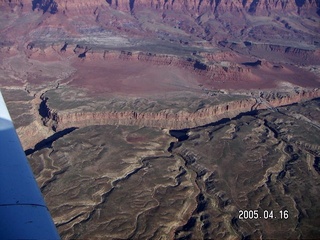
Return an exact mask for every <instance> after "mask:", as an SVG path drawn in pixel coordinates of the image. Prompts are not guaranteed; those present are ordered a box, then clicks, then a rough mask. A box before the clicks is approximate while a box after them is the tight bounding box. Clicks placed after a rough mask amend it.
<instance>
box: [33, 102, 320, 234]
mask: <svg viewBox="0 0 320 240" xmlns="http://www.w3.org/2000/svg"><path fill="white" fill-rule="evenodd" d="M283 112H285V114H284V113H283ZM298 112H299V114H300V115H299V119H297V113H298ZM319 114H320V113H319V101H318V100H315V101H312V102H308V103H302V104H297V105H292V106H286V107H280V108H277V111H274V110H273V109H270V110H263V111H262V110H260V111H257V112H252V113H250V114H242V115H241V116H238V117H236V118H233V119H231V120H225V121H220V122H217V123H215V124H211V125H207V126H204V127H197V128H193V129H188V130H182V132H181V135H180V136H179V130H177V131H175V132H174V133H173V132H171V133H172V134H173V135H174V136H177V137H178V136H179V139H180V140H179V141H176V140H174V138H172V137H170V136H169V135H167V133H166V131H160V130H156V129H152V128H146V127H144V128H139V127H134V126H131V127H129V126H118V127H114V126H90V127H83V128H80V129H78V130H75V131H73V132H71V133H69V134H68V135H65V136H63V137H62V138H60V139H58V140H56V141H54V142H53V144H52V148H51V149H50V148H43V149H41V150H39V151H36V152H34V153H33V154H31V155H30V156H29V158H30V162H31V164H32V166H33V169H35V174H36V175H37V180H38V181H39V183H40V186H42V190H43V193H44V195H45V198H46V200H47V202H48V205H49V208H50V209H51V211H52V213H53V217H54V219H55V222H56V223H57V226H58V229H59V232H60V233H61V235H62V237H63V238H64V239H69V238H87V237H90V238H91V237H94V238H103V239H112V238H139V239H141V238H143V239H145V238H160V237H163V238H166V239H172V238H175V239H184V238H191V239H208V238H212V237H216V238H241V237H252V238H261V237H262V238H279V237H281V238H282V237H283V238H286V237H287V236H288V235H290V237H291V238H299V237H303V238H316V237H317V236H319V230H318V229H319V225H318V222H317V219H318V218H319V214H318V213H319V212H318V211H317V209H319V204H318V201H317V196H318V194H319V192H320V189H319V186H318V185H317V182H318V181H319V177H320V175H319V160H318V159H319V157H320V152H319V150H320V149H319V142H320V139H319V137H318V136H319V134H314V133H315V132H318V131H319V128H318V127H317V124H319ZM302 116H304V117H302ZM306 119H308V120H306ZM311 132H312V133H313V134H312V136H313V137H312V138H310V136H311ZM111 135H112V136H113V137H112V138H110V136H111ZM170 143H171V144H170ZM169 146H170V147H169ZM168 147H169V151H168ZM306 199H308V200H306ZM240 210H243V211H244V210H248V211H250V210H258V211H259V216H260V217H261V218H260V217H259V218H258V219H243V218H242V219H241V217H240V212H239V211H240ZM280 211H282V214H283V212H284V211H287V212H286V213H288V216H287V215H286V216H287V217H286V218H284V215H280ZM264 214H265V215H264ZM272 216H273V217H272ZM284 226H285V227H284Z"/></svg>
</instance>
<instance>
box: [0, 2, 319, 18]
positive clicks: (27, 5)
mask: <svg viewBox="0 0 320 240" xmlns="http://www.w3.org/2000/svg"><path fill="white" fill-rule="evenodd" d="M107 5H109V6H110V7H112V8H115V9H117V10H121V11H125V12H134V11H139V10H143V9H146V8H149V9H154V10H159V11H166V10H175V11H181V12H189V13H192V14H203V13H204V12H212V13H215V14H222V13H225V12H232V13H238V14H242V13H250V14H257V15H259V14H264V15H268V14H270V13H272V12H292V13H297V14H308V13H309V12H310V11H313V12H318V14H320V13H319V7H320V2H319V1H318V0H296V1H293V0H292V1H291V0H290V1H283V0H269V1H262V0H219V1H218V0H216V1H202V0H197V1H191V0H188V1H183V0H176V1H166V0H163V1H155V0H106V1H105V0H90V1H84V0H67V1H65V0H55V1H53V0H33V1H26V0H1V1H0V7H9V8H11V9H16V8H20V9H25V10H32V11H42V12H43V13H46V12H49V13H51V14H55V13H57V12H63V13H66V12H70V13H81V14H92V13H94V12H95V10H97V9H98V8H99V7H104V6H107Z"/></svg>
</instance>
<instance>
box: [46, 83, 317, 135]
mask: <svg viewBox="0 0 320 240" xmlns="http://www.w3.org/2000/svg"><path fill="white" fill-rule="evenodd" d="M317 97H320V90H319V89H314V90H302V91H297V92H294V93H290V94H280V93H277V94H274V93H261V94H260V96H259V97H255V98H247V99H243V100H236V101H231V102H227V103H223V104H218V105H215V106H208V107H205V108H202V109H199V110H197V111H195V112H186V111H178V112H176V113H173V112H172V111H171V110H170V109H168V110H162V111H159V112H138V111H104V112H99V111H93V112H88V111H76V110H75V111H74V110H73V111H69V112H68V111H59V110H58V109H51V108H50V106H49V107H48V113H47V118H45V119H44V121H45V124H47V125H51V126H52V127H54V128H55V129H64V128H69V127H80V126H81V127H83V126H89V125H105V124H109V125H138V126H148V127H161V128H168V129H183V128H192V127H196V126H200V125H206V124H209V123H211V122H214V121H218V120H221V119H223V118H233V117H235V116H237V115H238V114H240V113H243V112H249V111H252V110H258V109H268V108H270V109H272V108H274V107H278V106H283V105H289V104H292V103H296V102H300V101H304V100H310V99H313V98H317Z"/></svg>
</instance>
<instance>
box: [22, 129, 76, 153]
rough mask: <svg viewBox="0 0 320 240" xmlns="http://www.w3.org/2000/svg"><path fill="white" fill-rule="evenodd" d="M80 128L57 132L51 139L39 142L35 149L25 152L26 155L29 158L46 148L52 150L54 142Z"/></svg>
mask: <svg viewBox="0 0 320 240" xmlns="http://www.w3.org/2000/svg"><path fill="white" fill-rule="evenodd" d="M76 129H78V128H76V127H71V128H67V129H64V130H62V131H59V132H56V133H55V134H53V135H51V136H50V137H48V138H46V139H44V140H42V141H40V142H38V143H37V144H36V145H35V146H34V148H33V149H27V150H26V151H25V154H26V155H27V156H28V155H30V154H33V153H34V152H36V151H39V150H41V149H44V148H52V143H53V142H54V141H57V140H58V139H59V138H62V137H64V136H65V135H67V134H69V133H71V132H73V131H74V130H76Z"/></svg>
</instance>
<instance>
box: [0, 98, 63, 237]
mask: <svg viewBox="0 0 320 240" xmlns="http://www.w3.org/2000/svg"><path fill="white" fill-rule="evenodd" d="M0 239H60V237H59V235H58V233H57V230H56V227H55V225H54V223H53V220H52V218H51V215H50V213H49V211H48V208H47V206H46V204H45V202H44V200H43V197H42V195H41V192H40V190H39V188H38V185H37V183H36V181H35V179H34V176H33V173H32V171H31V168H30V166H29V163H28V161H27V158H26V156H25V154H24V151H23V149H22V146H21V143H20V140H19V138H18V135H17V133H16V130H15V128H14V125H13V123H12V120H11V117H10V115H9V112H8V109H7V106H6V104H5V102H4V99H3V97H2V94H1V92H0Z"/></svg>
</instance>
